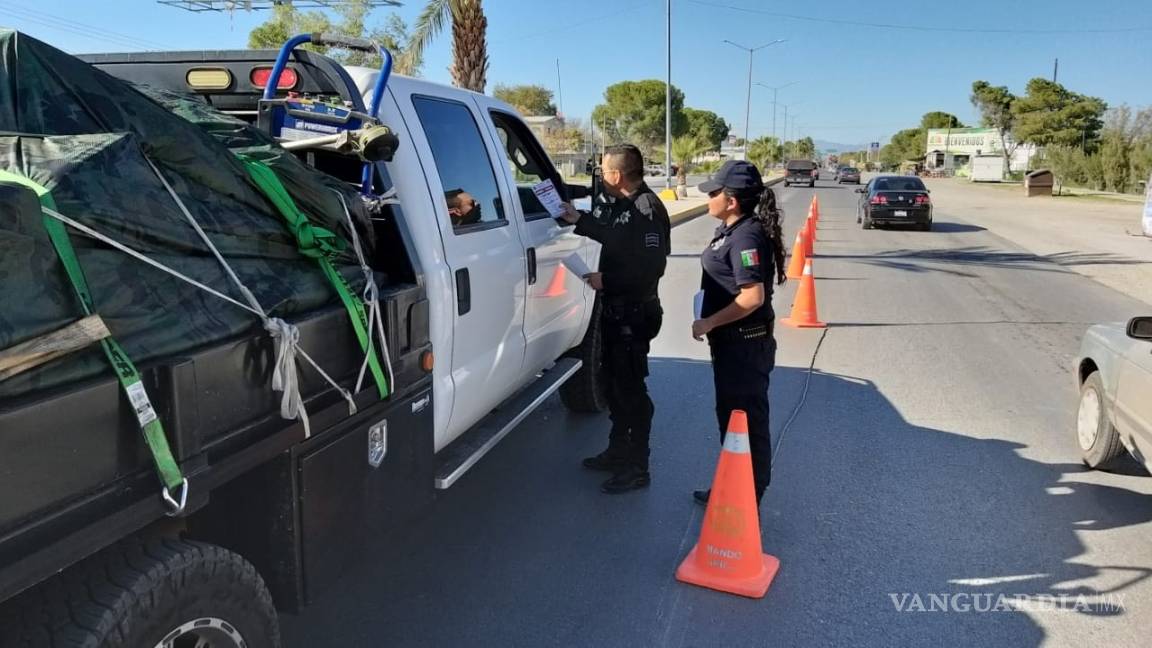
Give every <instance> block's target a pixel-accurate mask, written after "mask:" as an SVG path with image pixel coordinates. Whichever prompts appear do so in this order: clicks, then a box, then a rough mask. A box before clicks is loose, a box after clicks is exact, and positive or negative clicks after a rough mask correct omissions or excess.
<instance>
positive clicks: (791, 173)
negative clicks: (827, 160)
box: [784, 160, 819, 187]
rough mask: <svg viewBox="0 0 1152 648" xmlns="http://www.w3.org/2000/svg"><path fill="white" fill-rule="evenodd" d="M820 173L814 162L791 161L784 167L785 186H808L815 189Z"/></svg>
mask: <svg viewBox="0 0 1152 648" xmlns="http://www.w3.org/2000/svg"><path fill="white" fill-rule="evenodd" d="M818 173H819V171H818V170H817V167H816V163H815V162H813V161H812V160H789V162H788V164H786V165H785V166H784V186H785V187H790V186H792V185H794V184H806V185H808V186H809V187H815V186H816V177H817V174H818Z"/></svg>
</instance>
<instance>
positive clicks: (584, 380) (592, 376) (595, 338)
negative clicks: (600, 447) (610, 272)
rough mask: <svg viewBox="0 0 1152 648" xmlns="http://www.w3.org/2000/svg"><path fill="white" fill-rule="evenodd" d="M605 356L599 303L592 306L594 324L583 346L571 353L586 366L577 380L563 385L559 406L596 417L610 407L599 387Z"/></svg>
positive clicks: (590, 325) (573, 379)
mask: <svg viewBox="0 0 1152 648" xmlns="http://www.w3.org/2000/svg"><path fill="white" fill-rule="evenodd" d="M603 352H604V340H603V338H602V337H601V333H600V299H599V298H597V299H596V303H595V304H594V305H593V306H592V321H591V322H589V323H588V332H587V333H585V334H584V341H583V342H581V343H580V346H578V347H576V348H575V349H572V350H571V351H569V352H568V355H569V356H570V357H574V358H580V360H581V361H582V362H583V363H584V364H583V366H582V367H580V370H579V371H577V372H576V374H575V375H574V376H572V377H571V378H569V379H568V381H567V382H565V383H564V384H563V385H560V402H562V403H564V407H567V408H568V409H569V410H571V411H573V412H583V413H588V414H595V413H596V412H603V411H604V409H605V408H606V407H608V397H607V396H606V395H605V394H604V386H603V385H601V384H600V358H601V356H602V355H603Z"/></svg>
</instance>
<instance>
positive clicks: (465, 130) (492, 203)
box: [412, 97, 508, 234]
mask: <svg viewBox="0 0 1152 648" xmlns="http://www.w3.org/2000/svg"><path fill="white" fill-rule="evenodd" d="M412 105H413V106H414V107H415V108H416V114H417V115H419V116H420V125H421V126H422V127H423V129H424V135H425V137H427V138H428V146H429V147H431V149H432V159H433V160H434V161H435V162H436V172H437V173H439V174H440V184H441V186H443V187H444V202H445V203H446V204H447V205H448V216H449V218H451V219H452V229H453V231H455V232H456V233H457V234H464V233H467V232H469V231H476V230H485V229H490V228H491V227H499V226H502V225H505V224H507V222H508V221H507V219H506V217H505V215H504V206H503V204H502V203H501V201H500V190H499V188H498V185H497V184H496V173H495V171H493V169H492V161H491V160H490V159H489V157H488V151H487V150H486V149H485V148H484V139H483V138H482V137H481V136H480V128H479V126H477V124H476V120H475V119H473V117H472V112H471V111H470V110H468V107H467V106H465V105H464V104H462V103H459V102H456V101H447V100H444V99H435V98H432V97H413V98H412Z"/></svg>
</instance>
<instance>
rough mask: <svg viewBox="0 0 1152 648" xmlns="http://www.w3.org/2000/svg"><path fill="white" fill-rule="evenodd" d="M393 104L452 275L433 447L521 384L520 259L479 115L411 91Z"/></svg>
mask: <svg viewBox="0 0 1152 648" xmlns="http://www.w3.org/2000/svg"><path fill="white" fill-rule="evenodd" d="M397 102H398V103H399V104H400V105H401V111H402V112H403V113H405V121H407V122H408V123H409V124H410V127H409V132H410V133H411V134H412V136H413V140H414V141H413V143H414V144H415V146H416V148H417V151H418V153H419V157H420V159H421V160H422V161H424V166H425V173H426V175H427V178H428V185H429V189H430V191H431V192H432V194H433V199H434V200H433V202H434V203H435V204H436V207H437V213H436V219H437V222H438V225H439V228H440V232H441V237H442V239H443V243H444V256H445V260H446V262H447V264H448V266H449V267H450V269H451V271H452V274H453V278H454V281H453V288H454V290H453V295H452V298H453V299H455V302H456V303H455V307H454V308H453V309H452V310H451V311H449V312H451V313H453V316H454V322H453V326H452V331H453V334H452V382H453V387H454V390H453V391H454V399H453V403H452V413H451V416H450V418H449V420H448V424H447V426H446V428H445V429H444V430H443V431H441V433H440V434H439V435H438V436H437V439H436V449H437V450H439V449H440V448H442V447H443V446H445V445H447V444H448V443H449V442H450V441H451V440H452V439H454V438H456V437H457V436H459V435H460V434H461V433H462V432H464V431H466V430H467V429H468V428H470V427H471V426H472V425H473V424H475V423H476V422H477V421H479V420H480V419H481V418H483V416H484V415H485V414H487V413H488V412H489V411H490V410H491V409H492V407H493V406H494V405H496V404H497V403H499V402H500V401H501V400H503V399H504V398H505V397H507V396H509V395H510V394H511V393H512V392H513V391H514V390H515V389H516V388H518V387H519V386H520V385H521V384H522V383H523V380H521V377H522V372H523V363H524V347H525V340H524V301H525V300H524V295H525V284H526V281H527V259H526V255H525V250H524V248H525V246H524V244H523V242H522V241H521V238H520V231H519V226H518V223H517V220H518V219H517V218H515V217H514V216H513V214H512V213H510V210H509V209H508V207H507V204H506V202H507V201H506V199H505V198H503V197H502V194H501V191H500V183H499V181H498V179H497V178H498V176H497V171H496V170H497V169H501V168H502V167H503V161H501V162H500V165H499V166H495V165H494V164H493V157H492V155H491V154H490V151H489V147H488V146H487V144H486V141H485V136H484V133H485V132H486V130H487V129H484V130H482V129H481V126H480V124H482V123H484V122H483V120H484V119H486V118H484V116H483V115H479V114H477V113H476V107H475V105H474V104H473V103H472V102H467V103H465V101H460V100H456V99H446V98H440V97H431V96H425V95H420V94H412V95H410V99H409V100H405V98H404V97H397ZM411 124H419V126H418V127H416V126H411ZM417 131H419V132H417ZM420 135H422V137H421V136H420ZM432 165H434V167H435V168H434V169H433V168H430V167H431V166H432Z"/></svg>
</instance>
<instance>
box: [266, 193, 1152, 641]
mask: <svg viewBox="0 0 1152 648" xmlns="http://www.w3.org/2000/svg"><path fill="white" fill-rule="evenodd" d="M778 191H779V192H780V195H781V196H782V198H783V204H784V206H785V209H786V212H787V217H786V220H787V223H788V228H787V230H786V234H787V237H788V239H787V240H788V241H789V242H791V240H792V238H791V237H792V236H793V235H794V232H795V229H796V227H797V226H798V225H799V224H800V221H801V220H802V218H803V214H804V213H805V211H806V209H807V205H808V203H809V201H810V199H811V197H812V196H813V194H818V195H819V196H820V201H821V207H822V215H823V218H822V220H821V223H820V236H819V240H818V242H817V244H816V253H817V258H816V259H815V273H816V276H817V291H818V301H819V308H820V315H821V317H822V319H824V320H825V321H827V322H829V323H830V327H829V328H828V329H826V331H818V330H804V331H797V330H793V329H786V328H783V327H779V328H778V329H777V339H778V341H779V345H780V355H779V358H778V366H777V368H776V370H775V372H774V373H773V379H772V388H771V400H772V407H773V411H772V418H773V433H774V442H775V443H777V444H778V446H777V453H776V455H775V461H774V469H773V483H772V486H771V488H770V489H769V492H768V495H767V496H766V498H765V502H764V505H763V507H762V518H761V526H762V529H763V534H764V545H765V550H766V551H767V552H769V553H772V554H774V555H776V556H777V557H779V558H780V561H781V571H780V573H779V575H778V577H777V579H776V581H775V582H774V584H773V586H772V589H771V590H770V591H769V592H768V595H767V596H766V597H765V598H764V599H762V600H748V599H742V598H738V597H734V596H728V595H724V594H719V593H716V592H712V591H708V590H703V589H698V588H695V587H691V586H688V585H684V584H681V583H678V582H676V581H675V580H674V578H673V573H674V571H675V569H676V566H677V565H678V564H679V562H680V561H681V560H682V559H683V557H684V555H685V554H686V553H687V551H688V550H689V549H690V548H691V546H692V544H693V543H694V542H695V540H696V535H697V533H698V531H699V525H700V520H701V514H702V509H701V508H699V507H698V506H696V505H695V504H694V503H693V501H692V499H691V495H690V493H691V490H692V489H693V488H699V487H702V486H705V485H707V484H708V483H709V481H710V479H711V476H712V471H713V469H714V465H715V460H716V457H717V450H718V448H717V433H716V430H715V429H714V427H715V422H714V421H715V418H714V414H713V411H712V407H713V399H712V382H711V373H710V368H709V366H708V363H707V348H706V347H705V346H704V345H703V344H702V343H698V342H695V341H694V340H692V338H691V337H690V336H689V324H690V321H691V307H690V303H691V295H692V293H693V292H694V291H695V286H697V285H698V282H699V272H700V270H699V262H698V258H697V257H698V254H699V252H700V250H701V249H702V248H703V247H704V246H705V245H706V243H707V242H708V240H709V239H710V238H711V232H712V229H713V227H714V225H715V223H714V222H713V221H711V219H709V218H708V217H707V216H703V217H701V218H698V219H696V220H693V221H689V222H687V223H685V224H683V225H681V226H679V227H678V228H677V229H676V230H675V231H674V232H673V246H674V255H673V258H672V259H671V260H670V264H669V270H668V273H667V276H666V278H665V280H664V281H663V284H662V289H661V292H662V296H663V300H664V305H665V311H666V315H665V328H664V330H663V332H662V333H661V335H660V337H659V338H658V339H657V340H656V341H655V343H654V348H653V353H652V363H651V365H652V377H651V379H650V383H649V384H650V388H651V391H652V393H653V398H654V400H655V402H656V406H657V413H656V422H655V430H654V432H653V446H654V449H653V480H654V481H653V484H652V486H651V488H649V489H648V490H646V491H642V492H635V493H630V494H627V495H622V496H608V495H603V494H601V493H600V492H599V490H598V484H599V482H600V481H601V480H602V479H603V476H602V475H600V474H598V473H592V472H589V471H586V470H584V469H582V468H581V467H580V466H579V459H580V458H581V457H583V456H586V455H589V454H593V453H595V452H598V451H599V450H601V449H602V447H603V445H604V443H605V435H606V430H607V421H606V419H605V418H603V417H589V416H576V415H572V414H569V413H567V412H566V411H565V410H564V409H563V407H562V406H561V405H560V403H559V401H558V400H557V399H553V400H552V401H550V402H548V403H547V404H545V405H544V406H543V407H541V409H540V410H538V411H537V412H536V413H535V414H533V415H532V416H531V417H530V418H528V419H527V420H526V421H525V422H524V423H523V424H521V426H520V428H519V429H518V430H516V431H515V432H514V433H513V434H511V435H510V436H509V437H508V438H507V439H505V441H504V442H503V443H502V444H501V445H500V446H499V447H498V448H496V449H495V450H494V451H493V452H492V453H490V454H489V455H488V456H487V457H486V458H485V459H484V460H483V461H482V462H481V463H480V464H479V465H478V466H477V467H475V468H473V469H472V471H471V472H470V473H469V474H468V475H467V476H465V477H464V478H463V479H462V480H461V481H460V482H459V483H458V484H457V485H456V486H454V487H453V488H452V489H451V490H450V491H448V492H447V493H445V494H444V496H443V497H442V498H441V499H440V501H439V502H438V503H437V505H436V507H435V509H434V511H432V512H431V513H430V515H429V517H428V518H427V519H426V520H424V521H423V522H421V523H419V524H417V525H415V526H414V527H413V528H412V529H411V531H410V534H409V540H408V542H407V543H405V546H403V547H401V548H399V549H395V550H393V549H390V550H389V553H387V554H385V555H380V556H378V560H376V561H374V562H372V563H370V564H367V565H365V567H364V569H363V570H361V571H359V572H357V573H354V574H349V575H348V576H347V577H346V579H345V581H344V587H343V590H342V591H341V592H339V593H334V594H332V595H330V596H328V597H326V598H324V599H321V600H320V601H318V602H316V604H314V605H313V606H312V607H311V608H309V609H308V611H307V613H306V615H305V616H302V617H285V618H284V635H285V644H286V645H287V646H291V647H305V646H307V647H316V646H342V647H345V646H348V647H351V646H675V647H680V646H714V645H729V646H801V645H803V646H848V645H851V646H924V645H945V646H1009V645H1010V646H1039V645H1041V644H1044V645H1055V646H1068V645H1077V646H1086V645H1101V644H1104V645H1119V646H1138V645H1146V642H1147V630H1146V629H1147V621H1146V620H1147V619H1148V618H1149V614H1150V613H1152V582H1149V579H1148V578H1147V577H1148V576H1149V574H1150V573H1152V570H1150V569H1149V568H1150V567H1152V545H1150V544H1149V543H1148V537H1149V535H1150V532H1152V524H1150V520H1152V497H1149V495H1150V494H1152V479H1150V478H1149V477H1148V475H1147V474H1146V473H1144V472H1143V471H1142V470H1140V469H1138V468H1136V467H1135V466H1132V467H1131V469H1129V470H1126V471H1122V473H1095V472H1086V471H1085V470H1084V469H1083V468H1082V467H1081V465H1080V463H1079V456H1078V451H1077V449H1076V443H1075V437H1074V432H1073V429H1074V428H1073V422H1074V409H1075V398H1076V389H1075V386H1074V378H1073V375H1072V371H1071V361H1072V358H1073V357H1074V355H1075V353H1076V350H1077V348H1078V344H1079V338H1080V335H1081V334H1082V332H1083V330H1084V328H1085V327H1086V326H1087V325H1088V324H1090V323H1093V322H1097V321H1104V320H1116V319H1124V318H1127V317H1129V316H1131V315H1133V314H1136V313H1138V312H1142V311H1143V312H1147V309H1148V306H1147V305H1144V304H1141V303H1139V302H1136V301H1134V300H1131V299H1130V298H1127V297H1124V296H1123V295H1121V294H1120V293H1118V292H1116V291H1113V290H1112V289H1110V288H1106V287H1104V286H1102V285H1100V284H1098V283H1095V282H1093V281H1091V280H1090V279H1087V278H1085V277H1083V276H1081V275H1079V274H1075V273H1074V272H1071V271H1069V270H1068V269H1066V268H1063V267H1061V266H1058V265H1055V264H1052V263H1049V262H1047V261H1043V260H1041V259H1039V258H1037V257H1036V256H1034V255H1032V254H1029V253H1027V252H1025V251H1023V250H1022V249H1020V248H1017V247H1016V246H1014V245H1012V244H1011V243H1009V242H1008V241H1006V240H1005V239H1002V238H1000V237H998V236H996V235H995V234H994V233H993V232H989V231H986V230H983V229H982V228H980V227H976V226H973V225H971V224H969V223H967V222H966V221H965V220H964V210H965V208H964V205H962V204H937V205H936V225H937V227H936V231H934V232H914V231H899V230H875V231H863V230H861V229H860V228H859V226H858V225H856V223H855V217H854V206H855V198H856V195H855V194H854V193H853V192H852V187H849V186H844V187H838V186H835V185H833V184H832V183H831V182H827V181H822V182H820V183H819V186H818V187H817V189H815V190H811V189H806V188H790V189H784V188H782V187H780V188H778ZM794 283H795V282H789V283H788V284H786V285H785V286H783V287H782V288H780V289H778V290H777V293H776V296H775V299H774V304H775V306H776V310H777V313H778V315H780V316H783V315H785V314H787V312H788V309H789V307H790V304H791V298H792V295H793V293H794V291H795V285H794ZM813 361H814V363H813ZM809 366H813V369H812V371H811V372H809ZM789 421H790V424H789V425H788V426H787V429H785V424H786V422H789ZM1123 473H1127V474H1123ZM1101 593H1103V594H1106V595H1109V596H1113V597H1114V598H1112V599H1110V600H1108V601H1104V602H1110V603H1120V604H1121V606H1122V607H1121V608H1120V609H1113V608H1111V607H1109V606H1108V605H1105V604H1103V602H1102V599H1101V598H1100V597H1099V596H1097V594H1101ZM933 594H935V595H937V597H941V596H943V595H947V596H949V597H952V595H955V594H980V595H981V596H984V597H985V599H984V600H991V599H990V598H988V597H989V595H991V596H993V597H994V596H996V595H1000V594H1003V595H1009V596H1015V595H1017V594H1023V595H1029V596H1041V595H1043V596H1058V595H1060V594H1066V595H1072V596H1075V595H1077V594H1084V595H1086V596H1088V598H1087V599H1085V601H1087V602H1086V603H1084V604H1083V605H1080V606H1079V607H1080V609H1078V610H1075V609H1066V610H1060V611H1053V610H1032V611H999V612H974V611H968V612H964V611H960V609H962V607H963V603H964V602H965V601H967V602H968V604H969V605H973V604H974V602H975V606H979V605H980V603H979V602H978V601H980V599H979V598H977V599H969V598H965V597H957V598H949V601H950V602H951V601H955V602H956V604H957V605H959V606H960V609H957V608H956V607H952V608H950V609H951V611H936V612H932V611H920V612H917V611H903V612H902V611H898V610H897V603H898V602H900V601H903V602H904V603H905V604H906V605H911V603H910V602H911V601H912V600H913V598H912V597H913V596H914V595H919V597H920V599H921V600H922V602H923V604H924V606H925V607H929V606H930V605H931V603H930V601H931V599H930V597H931V595H933ZM1068 607H1069V608H1071V607H1075V606H1074V605H1071V604H1069V605H1068Z"/></svg>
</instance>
